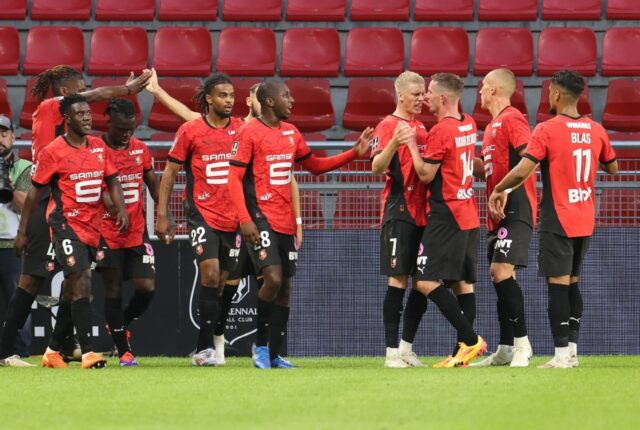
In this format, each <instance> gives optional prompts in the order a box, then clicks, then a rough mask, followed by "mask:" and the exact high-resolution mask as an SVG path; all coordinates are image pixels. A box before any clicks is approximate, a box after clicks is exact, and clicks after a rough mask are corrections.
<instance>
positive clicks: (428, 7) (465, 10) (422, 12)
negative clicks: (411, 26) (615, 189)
mask: <svg viewBox="0 0 640 430" xmlns="http://www.w3.org/2000/svg"><path fill="white" fill-rule="evenodd" d="M413 15H414V19H415V20H416V21H473V0H447V1H443V0H416V5H415V8H414V10H413Z"/></svg>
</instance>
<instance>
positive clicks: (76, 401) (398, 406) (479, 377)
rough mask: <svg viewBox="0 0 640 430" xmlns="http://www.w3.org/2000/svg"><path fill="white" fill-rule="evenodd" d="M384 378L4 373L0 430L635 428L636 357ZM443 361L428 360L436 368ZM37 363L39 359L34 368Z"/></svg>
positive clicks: (374, 363)
mask: <svg viewBox="0 0 640 430" xmlns="http://www.w3.org/2000/svg"><path fill="white" fill-rule="evenodd" d="M546 359H548V357H536V358H535V359H534V360H533V365H534V366H531V367H529V368H527V369H510V368H508V367H507V368H503V367H500V368H497V367H494V368H484V369H478V368H467V369H432V368H428V367H425V368H414V369H384V368H383V367H382V363H383V359H382V358H318V359H311V358H304V359H303V358H299V359H294V360H292V361H293V362H294V363H295V364H298V365H300V366H301V368H300V369H296V370H277V369H274V370H257V369H254V368H253V367H252V364H251V361H250V360H249V359H248V358H235V359H234V358H231V359H229V360H228V363H227V365H226V366H225V367H219V368H195V367H192V366H191V365H190V361H189V359H187V358H155V357H154V358H151V357H139V359H138V361H139V363H140V367H139V368H119V367H118V366H117V363H116V361H115V360H114V359H110V361H109V366H108V367H107V368H106V369H104V370H81V369H80V368H79V365H78V364H77V363H74V364H72V368H71V369H67V370H57V369H43V368H28V369H26V368H19V369H18V368H0V429H3V430H4V429H6V430H9V429H38V430H42V429H46V430H49V429H58V428H60V429H91V430H93V429H121V430H122V429H159V428H167V429H196V428H197V429H212V430H213V429H216V430H217V429H277V430H280V429H366V430H372V429H373V430H375V429H380V430H384V429H386V430H392V429H492V430H502V429H514V430H515V429H517V430H522V429H567V430H585V429H607V430H614V429H615V430H621V429H638V428H640V357H639V356H619V357H581V362H580V367H579V368H576V369H566V370H560V369H554V370H543V369H537V368H535V365H538V364H541V363H543V362H544V361H545V360H546ZM436 360H437V359H436V358H425V359H424V362H425V363H427V364H433V363H434V362H435V361H436ZM32 362H33V363H37V362H38V361H37V359H36V358H35V357H34V358H33V359H32Z"/></svg>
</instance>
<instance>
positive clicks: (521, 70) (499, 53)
mask: <svg viewBox="0 0 640 430" xmlns="http://www.w3.org/2000/svg"><path fill="white" fill-rule="evenodd" d="M499 67H506V68H508V69H511V71H512V72H513V73H514V74H516V75H517V76H531V74H532V73H533V38H532V37H531V31H530V30H529V29H527V28H483V29H481V30H480V31H478V35H477V36H476V49H475V60H474V63H473V73H474V74H475V75H476V76H483V75H486V74H487V73H489V72H490V71H491V70H493V69H496V68H499Z"/></svg>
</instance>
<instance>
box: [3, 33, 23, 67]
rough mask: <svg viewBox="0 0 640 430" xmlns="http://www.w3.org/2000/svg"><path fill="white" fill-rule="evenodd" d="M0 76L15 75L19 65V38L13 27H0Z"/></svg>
mask: <svg viewBox="0 0 640 430" xmlns="http://www.w3.org/2000/svg"><path fill="white" fill-rule="evenodd" d="M0 58H2V62H0V75H17V74H18V64H19V63H20V36H19V35H18V30H16V29H15V27H0Z"/></svg>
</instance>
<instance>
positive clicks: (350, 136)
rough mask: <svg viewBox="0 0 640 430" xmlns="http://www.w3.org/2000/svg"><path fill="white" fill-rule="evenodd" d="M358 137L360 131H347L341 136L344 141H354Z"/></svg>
mask: <svg viewBox="0 0 640 430" xmlns="http://www.w3.org/2000/svg"><path fill="white" fill-rule="evenodd" d="M359 137H360V133H347V134H345V135H344V136H343V138H342V140H344V141H345V142H355V141H356V140H358V138H359Z"/></svg>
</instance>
